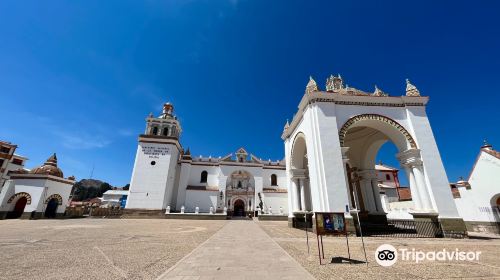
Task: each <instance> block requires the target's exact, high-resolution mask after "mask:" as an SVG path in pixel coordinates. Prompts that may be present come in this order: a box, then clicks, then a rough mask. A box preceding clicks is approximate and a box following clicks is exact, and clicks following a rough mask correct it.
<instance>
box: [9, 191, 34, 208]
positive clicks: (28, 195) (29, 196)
mask: <svg viewBox="0 0 500 280" xmlns="http://www.w3.org/2000/svg"><path fill="white" fill-rule="evenodd" d="M21 197H26V199H27V202H26V205H30V204H31V195H30V194H29V193H27V192H18V193H16V194H15V195H13V196H11V197H10V198H9V200H7V203H12V201H13V200H14V199H17V198H21Z"/></svg>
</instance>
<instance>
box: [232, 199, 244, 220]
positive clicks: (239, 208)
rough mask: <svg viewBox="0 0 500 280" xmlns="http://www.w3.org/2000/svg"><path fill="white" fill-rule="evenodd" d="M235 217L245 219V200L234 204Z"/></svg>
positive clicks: (239, 200)
mask: <svg viewBox="0 0 500 280" xmlns="http://www.w3.org/2000/svg"><path fill="white" fill-rule="evenodd" d="M233 209H234V210H233V216H236V217H244V216H245V203H244V202H243V200H241V199H238V200H236V201H235V202H234V205H233Z"/></svg>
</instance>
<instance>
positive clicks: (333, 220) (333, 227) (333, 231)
mask: <svg viewBox="0 0 500 280" xmlns="http://www.w3.org/2000/svg"><path fill="white" fill-rule="evenodd" d="M314 215H315V217H316V233H317V235H346V234H347V228H346V224H345V216H344V213H342V212H339V213H335V212H315V213H314Z"/></svg>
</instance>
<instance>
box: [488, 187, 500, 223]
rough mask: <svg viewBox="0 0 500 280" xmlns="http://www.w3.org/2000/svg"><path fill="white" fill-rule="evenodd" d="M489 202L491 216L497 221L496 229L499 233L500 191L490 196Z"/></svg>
mask: <svg viewBox="0 0 500 280" xmlns="http://www.w3.org/2000/svg"><path fill="white" fill-rule="evenodd" d="M490 204H491V210H492V213H493V217H494V219H495V222H496V223H497V231H498V232H499V233H500V193H499V194H496V195H494V196H493V197H492V198H491V201H490Z"/></svg>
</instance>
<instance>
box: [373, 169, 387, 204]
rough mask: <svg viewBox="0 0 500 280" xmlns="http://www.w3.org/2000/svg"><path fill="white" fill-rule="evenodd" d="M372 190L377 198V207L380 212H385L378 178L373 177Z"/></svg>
mask: <svg viewBox="0 0 500 280" xmlns="http://www.w3.org/2000/svg"><path fill="white" fill-rule="evenodd" d="M372 190H373V196H374V198H375V207H376V208H377V212H378V213H382V212H385V211H384V207H383V206H382V197H381V196H380V188H379V187H378V178H376V177H375V178H372Z"/></svg>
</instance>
